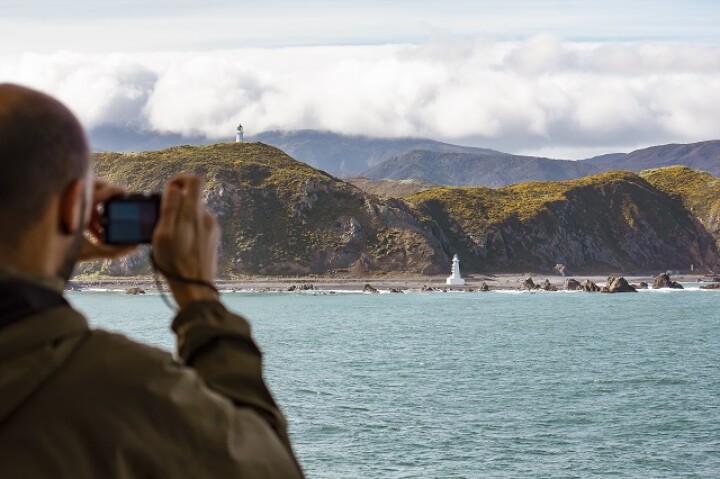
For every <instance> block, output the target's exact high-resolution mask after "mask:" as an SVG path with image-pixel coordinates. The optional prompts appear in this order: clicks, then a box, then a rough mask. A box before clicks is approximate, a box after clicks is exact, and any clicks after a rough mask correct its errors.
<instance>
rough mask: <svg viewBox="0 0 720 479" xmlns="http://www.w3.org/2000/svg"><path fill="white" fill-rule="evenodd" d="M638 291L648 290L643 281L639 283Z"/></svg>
mask: <svg viewBox="0 0 720 479" xmlns="http://www.w3.org/2000/svg"><path fill="white" fill-rule="evenodd" d="M638 289H648V284H647V283H646V282H645V281H640V286H638Z"/></svg>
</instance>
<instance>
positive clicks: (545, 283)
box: [537, 279, 558, 291]
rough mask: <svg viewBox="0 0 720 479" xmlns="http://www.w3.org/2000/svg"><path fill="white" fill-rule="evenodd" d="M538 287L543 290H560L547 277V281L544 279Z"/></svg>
mask: <svg viewBox="0 0 720 479" xmlns="http://www.w3.org/2000/svg"><path fill="white" fill-rule="evenodd" d="M537 288H538V289H541V290H543V291H557V290H558V289H557V286H555V285H553V284H550V280H548V279H546V280H545V281H543V282H542V283H540V284H539V285H537Z"/></svg>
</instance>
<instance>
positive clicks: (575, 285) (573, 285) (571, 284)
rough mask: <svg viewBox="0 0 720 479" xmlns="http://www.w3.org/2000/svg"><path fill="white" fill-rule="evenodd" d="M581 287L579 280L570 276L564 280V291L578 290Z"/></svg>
mask: <svg viewBox="0 0 720 479" xmlns="http://www.w3.org/2000/svg"><path fill="white" fill-rule="evenodd" d="M581 289H583V287H582V285H581V284H580V282H579V281H577V280H575V279H573V278H570V279H566V280H565V291H580V290H581Z"/></svg>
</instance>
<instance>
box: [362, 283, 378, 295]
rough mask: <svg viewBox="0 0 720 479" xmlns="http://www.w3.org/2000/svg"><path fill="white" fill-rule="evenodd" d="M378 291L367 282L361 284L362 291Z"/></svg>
mask: <svg viewBox="0 0 720 479" xmlns="http://www.w3.org/2000/svg"><path fill="white" fill-rule="evenodd" d="M379 292H380V291H378V290H377V288H374V287H372V286H370V285H369V284H365V286H363V293H379Z"/></svg>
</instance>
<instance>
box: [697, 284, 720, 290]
mask: <svg viewBox="0 0 720 479" xmlns="http://www.w3.org/2000/svg"><path fill="white" fill-rule="evenodd" d="M700 289H720V283H711V284H706V285H703V286H700Z"/></svg>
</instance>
